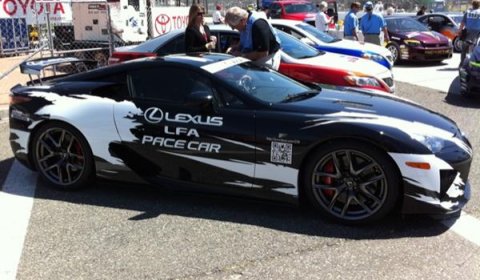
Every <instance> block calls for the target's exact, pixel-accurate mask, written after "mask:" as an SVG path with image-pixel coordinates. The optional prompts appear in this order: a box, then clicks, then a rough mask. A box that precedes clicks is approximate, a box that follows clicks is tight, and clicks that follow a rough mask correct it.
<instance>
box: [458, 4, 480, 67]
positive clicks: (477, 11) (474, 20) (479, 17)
mask: <svg viewBox="0 0 480 280" xmlns="http://www.w3.org/2000/svg"><path fill="white" fill-rule="evenodd" d="M463 29H465V31H462V30H463ZM462 32H465V36H464V37H465V38H464V40H463V43H462V54H461V55H460V65H462V63H463V60H465V57H466V55H467V53H468V52H470V51H471V49H472V48H473V44H471V43H470V42H474V41H475V39H476V38H477V37H478V36H480V0H473V1H472V8H471V9H469V10H468V11H467V12H465V14H463V19H462V22H461V23H460V27H459V28H458V34H457V35H458V36H462ZM469 41H470V42H469Z"/></svg>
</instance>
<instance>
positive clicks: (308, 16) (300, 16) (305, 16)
mask: <svg viewBox="0 0 480 280" xmlns="http://www.w3.org/2000/svg"><path fill="white" fill-rule="evenodd" d="M282 18H283V19H292V20H299V21H304V20H315V14H314V13H292V14H286V15H284V16H282Z"/></svg>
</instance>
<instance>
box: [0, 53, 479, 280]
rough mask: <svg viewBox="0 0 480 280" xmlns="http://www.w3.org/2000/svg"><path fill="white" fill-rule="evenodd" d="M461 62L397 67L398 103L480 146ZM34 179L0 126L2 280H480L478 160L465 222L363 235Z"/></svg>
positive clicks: (300, 213) (230, 203)
mask: <svg viewBox="0 0 480 280" xmlns="http://www.w3.org/2000/svg"><path fill="white" fill-rule="evenodd" d="M457 55H458V54H455V56H457ZM454 59H457V61H458V58H455V57H454ZM454 59H453V60H452V61H448V62H446V63H443V64H436V65H435V64H423V65H417V66H414V65H409V64H405V65H399V66H395V67H394V75H395V79H396V81H397V88H396V90H397V94H398V95H399V96H401V97H405V98H408V99H411V100H413V101H415V102H417V103H419V104H422V105H423V106H426V107H428V108H430V109H432V110H434V111H437V112H441V113H442V114H445V115H447V116H448V117H450V118H452V119H453V120H455V121H456V122H457V123H458V124H459V126H460V127H461V128H462V129H463V130H464V131H465V132H466V133H467V135H468V136H469V139H470V141H471V142H472V145H473V146H474V148H475V147H480V130H479V129H478V121H477V120H478V119H480V111H479V110H478V109H479V108H480V98H478V99H465V98H463V97H461V96H460V95H459V94H458V87H457V85H458V79H457V78H456V76H457V71H456V70H451V69H450V68H453V67H454V65H455V63H456V62H455V61H454ZM457 65H458V64H457ZM447 74H448V75H447ZM439 76H441V78H440V77H439ZM417 84H421V86H419V85H417ZM440 84H442V86H440ZM37 178H38V177H37V174H36V173H34V172H31V171H29V170H27V169H25V168H23V167H22V166H21V165H20V164H18V163H16V162H14V161H13V159H12V154H11V150H10V148H9V144H8V123H7V122H6V121H5V119H3V120H0V188H3V189H2V191H1V192H0V279H2V280H4V279H5V280H7V279H15V278H16V279H35V280H37V279H387V278H389V279H480V266H479V265H478V264H479V263H480V242H479V241H477V240H476V239H475V237H477V236H480V230H478V228H479V227H478V218H480V192H478V191H477V189H478V188H477V186H478V185H479V184H480V163H478V160H477V158H476V157H475V158H474V161H473V164H472V168H471V172H470V180H471V184H472V186H473V193H472V199H471V201H470V202H469V204H467V207H466V209H465V213H467V214H466V215H464V216H463V217H462V218H460V219H459V220H441V221H437V220H433V219H431V218H430V217H425V216H405V217H402V216H398V215H392V216H391V217H389V218H388V219H386V220H384V221H383V222H381V223H378V224H375V225H371V226H364V227H347V226H341V225H337V224H331V223H329V222H327V221H325V220H323V219H321V218H319V217H317V215H315V213H312V212H310V211H306V210H303V209H297V208H291V207H288V206H285V205H280V204H272V203H267V202H264V201H252V200H245V199H237V198H232V197H225V196H216V195H205V194H204V195H198V194H185V193H175V192H169V191H165V190H158V189H152V188H149V187H141V186H132V185H128V184H119V183H116V182H104V181H98V182H97V183H96V184H95V185H94V186H91V187H90V188H87V189H85V190H81V191H78V192H60V191H56V190H52V189H51V188H49V187H48V186H45V185H44V184H42V183H41V182H40V181H38V180H37ZM457 221H462V222H461V223H460V222H457ZM454 223H455V224H454ZM462 224H463V226H462Z"/></svg>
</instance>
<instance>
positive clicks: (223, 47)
mask: <svg viewBox="0 0 480 280" xmlns="http://www.w3.org/2000/svg"><path fill="white" fill-rule="evenodd" d="M239 41H240V35H238V34H232V33H223V34H222V33H221V34H220V40H219V47H220V50H219V51H220V52H222V53H224V52H226V51H227V49H228V48H229V47H231V46H232V45H236V44H238V42H239Z"/></svg>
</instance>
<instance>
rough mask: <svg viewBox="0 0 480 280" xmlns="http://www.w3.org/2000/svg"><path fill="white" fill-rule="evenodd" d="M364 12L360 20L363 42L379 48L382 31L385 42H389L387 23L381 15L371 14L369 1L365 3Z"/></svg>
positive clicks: (371, 5) (371, 8)
mask: <svg viewBox="0 0 480 280" xmlns="http://www.w3.org/2000/svg"><path fill="white" fill-rule="evenodd" d="M365 12H366V13H365V14H364V15H363V16H362V19H361V20H360V30H362V33H363V38H364V41H365V42H366V43H372V44H376V45H379V46H381V45H382V41H381V38H380V33H381V32H382V31H383V35H384V39H385V41H389V37H388V32H387V23H386V22H385V19H384V18H383V16H382V15H381V14H377V13H374V12H373V3H372V2H371V1H368V2H367V3H365Z"/></svg>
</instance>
